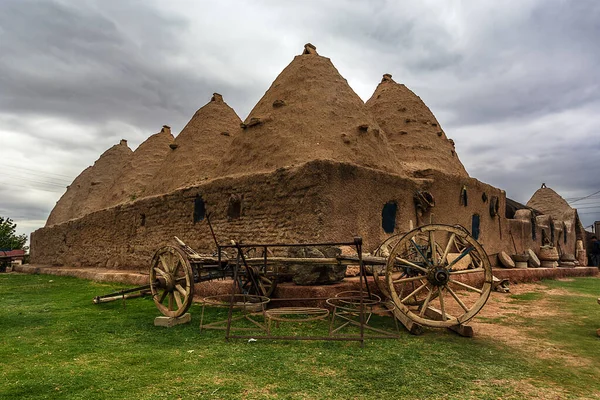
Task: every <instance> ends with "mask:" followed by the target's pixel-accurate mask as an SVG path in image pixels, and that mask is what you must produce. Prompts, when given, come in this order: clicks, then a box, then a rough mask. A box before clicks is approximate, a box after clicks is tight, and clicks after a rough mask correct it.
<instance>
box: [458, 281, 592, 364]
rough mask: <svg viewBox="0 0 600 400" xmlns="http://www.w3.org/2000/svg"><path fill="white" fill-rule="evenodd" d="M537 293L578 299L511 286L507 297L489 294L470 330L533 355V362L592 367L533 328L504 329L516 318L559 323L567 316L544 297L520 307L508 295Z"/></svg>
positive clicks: (532, 286) (540, 287)
mask: <svg viewBox="0 0 600 400" xmlns="http://www.w3.org/2000/svg"><path fill="white" fill-rule="evenodd" d="M565 280H568V279H565ZM537 292H540V293H544V294H546V295H569V296H577V294H576V293H574V292H568V291H566V290H562V289H548V288H546V287H545V286H543V285H541V284H536V283H521V284H515V285H511V287H510V293H506V294H504V293H497V292H492V294H491V296H490V298H489V300H488V302H487V303H486V305H485V306H484V307H483V309H482V310H481V311H480V312H479V314H477V317H475V318H474V319H473V320H472V321H471V323H470V325H472V326H473V329H474V331H475V332H476V335H478V336H482V337H489V338H492V339H494V340H496V341H500V342H502V343H504V344H505V345H507V346H509V347H512V348H515V349H518V350H519V351H523V352H525V353H527V354H531V355H534V356H535V357H536V358H541V359H550V358H554V359H556V358H560V359H562V360H563V361H564V362H565V363H566V365H569V366H573V367H580V366H590V365H592V360H590V359H585V358H582V357H574V356H572V355H571V354H569V353H568V352H566V351H564V350H563V349H560V348H559V347H557V346H556V345H555V344H553V343H550V342H548V341H545V340H543V339H541V338H539V337H536V332H535V328H533V327H532V328H523V327H522V326H521V325H519V326H518V327H512V326H507V325H506V323H510V322H511V321H514V320H516V318H517V317H519V318H528V317H531V318H533V317H553V318H556V319H557V320H560V319H562V318H564V317H567V316H569V314H568V311H566V310H562V309H560V308H559V307H555V306H551V305H550V304H549V300H548V298H547V297H543V298H541V299H540V300H534V301H528V302H521V303H519V302H515V301H514V299H513V298H511V297H510V295H511V294H516V295H519V294H524V293H537ZM499 318H502V319H503V321H504V323H503V324H499V323H496V322H495V320H496V321H497V320H498V319H499ZM488 321H489V322H488Z"/></svg>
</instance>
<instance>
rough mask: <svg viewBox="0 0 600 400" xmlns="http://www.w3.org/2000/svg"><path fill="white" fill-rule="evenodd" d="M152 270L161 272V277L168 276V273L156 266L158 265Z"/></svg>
mask: <svg viewBox="0 0 600 400" xmlns="http://www.w3.org/2000/svg"><path fill="white" fill-rule="evenodd" d="M154 271H156V272H158V273H159V274H161V275H162V276H163V277H168V276H169V275H168V274H167V273H166V272H165V271H163V270H162V269H160V268H158V267H154Z"/></svg>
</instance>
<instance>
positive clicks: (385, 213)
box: [381, 201, 398, 233]
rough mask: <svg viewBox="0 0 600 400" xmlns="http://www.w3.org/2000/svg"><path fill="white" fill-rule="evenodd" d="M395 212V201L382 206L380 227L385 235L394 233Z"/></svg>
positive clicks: (396, 208)
mask: <svg viewBox="0 0 600 400" xmlns="http://www.w3.org/2000/svg"><path fill="white" fill-rule="evenodd" d="M397 211H398V203H396V202H395V201H388V202H387V203H385V205H384V206H383V210H382V211H381V227H382V228H383V231H384V232H385V233H394V229H395V228H396V213H397Z"/></svg>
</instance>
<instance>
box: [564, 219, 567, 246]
mask: <svg viewBox="0 0 600 400" xmlns="http://www.w3.org/2000/svg"><path fill="white" fill-rule="evenodd" d="M563 241H564V242H565V244H567V224H565V223H564V222H563Z"/></svg>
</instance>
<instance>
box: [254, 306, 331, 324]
mask: <svg viewBox="0 0 600 400" xmlns="http://www.w3.org/2000/svg"><path fill="white" fill-rule="evenodd" d="M266 314H267V317H268V318H269V319H270V320H273V321H278V322H309V321H317V320H321V319H325V318H327V317H328V316H329V310H328V309H326V308H318V307H280V308H272V309H270V310H267V311H266ZM300 315H302V316H304V317H298V316H300ZM285 316H290V317H289V318H286V317H285Z"/></svg>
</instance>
